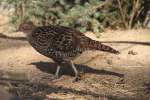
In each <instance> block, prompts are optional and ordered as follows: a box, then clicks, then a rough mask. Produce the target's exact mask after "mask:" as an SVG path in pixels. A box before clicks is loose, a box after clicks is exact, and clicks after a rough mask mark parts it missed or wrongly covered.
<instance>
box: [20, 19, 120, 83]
mask: <svg viewBox="0 0 150 100" xmlns="http://www.w3.org/2000/svg"><path fill="white" fill-rule="evenodd" d="M18 31H21V32H24V33H25V34H26V36H27V39H28V41H29V43H30V44H31V45H32V47H33V48H34V49H35V50H36V51H37V52H39V53H41V54H42V55H44V56H47V57H49V58H52V59H53V60H54V61H55V62H56V64H57V70H56V73H55V77H56V78H58V77H59V70H60V66H61V65H62V63H66V62H68V63H70V64H71V66H72V68H73V70H74V72H75V81H76V80H78V79H79V78H80V77H79V75H78V71H77V69H76V67H75V66H74V64H73V62H72V59H74V58H75V57H76V56H78V55H80V54H81V53H82V52H84V51H86V50H99V51H105V52H110V53H114V54H118V53H119V52H118V51H117V50H115V49H113V48H111V47H109V46H106V45H104V44H101V43H100V42H98V41H95V40H92V39H90V38H88V37H86V36H85V35H84V34H83V33H81V32H80V31H77V30H75V29H72V28H69V27H64V26H54V25H50V26H40V27H39V26H36V25H34V24H33V22H31V21H28V22H24V23H22V24H20V26H19V29H18Z"/></svg>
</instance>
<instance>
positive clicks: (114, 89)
mask: <svg viewBox="0 0 150 100" xmlns="http://www.w3.org/2000/svg"><path fill="white" fill-rule="evenodd" d="M86 35H87V36H89V37H91V38H93V39H96V40H100V41H108V42H109V41H126V42H131V43H130V44H129V43H106V44H108V45H111V46H112V47H114V48H116V49H118V50H119V51H121V54H119V55H113V54H109V53H103V52H98V51H95V52H92V51H87V52H85V53H83V54H82V55H81V56H80V57H78V58H77V59H76V60H75V61H74V62H75V63H76V64H77V69H78V70H79V71H80V73H81V76H82V79H81V81H79V82H76V83H72V79H73V77H72V75H73V74H72V73H73V71H72V69H71V68H70V67H69V66H68V65H65V66H64V67H63V68H62V70H61V74H62V76H61V77H60V79H59V80H57V81H51V76H52V75H53V73H54V72H55V70H56V67H55V66H54V63H53V62H52V60H50V59H48V58H46V57H44V56H42V55H40V54H39V53H37V52H36V51H35V50H34V49H33V48H32V47H31V46H30V45H29V44H28V43H27V42H26V41H20V40H10V39H0V71H3V72H4V71H6V72H16V73H24V74H25V76H26V77H27V78H28V79H29V80H30V81H32V82H35V83H39V82H47V83H48V84H49V85H48V86H42V89H39V90H36V89H35V88H33V87H32V86H30V85H27V86H26V88H29V87H30V88H32V90H35V91H34V92H35V93H34V94H33V93H30V92H31V91H29V90H28V89H24V91H26V92H27V93H29V94H30V96H32V97H33V98H34V97H35V96H36V97H39V98H40V97H43V95H44V97H45V94H46V97H45V98H49V99H60V100H94V99H96V100H97V99H98V100H149V99H150V95H149V94H150V90H149V88H150V85H148V84H150V77H149V75H150V51H149V50H150V30H149V29H145V30H131V31H108V32H106V33H105V34H102V36H101V38H100V39H97V38H95V36H94V35H93V34H92V33H86ZM139 42H140V43H139ZM45 76H47V78H48V77H49V79H44V77H45ZM35 85H36V84H35ZM37 86H39V88H40V86H41V85H37ZM44 87H45V88H44ZM24 88H25V87H24ZM21 93H22V92H21V91H20V95H21ZM21 96H23V95H21ZM23 97H26V95H24V96H23Z"/></svg>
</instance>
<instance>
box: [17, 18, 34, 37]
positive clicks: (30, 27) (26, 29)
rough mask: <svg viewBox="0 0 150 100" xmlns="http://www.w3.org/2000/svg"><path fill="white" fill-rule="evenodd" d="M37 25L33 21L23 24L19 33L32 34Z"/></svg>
mask: <svg viewBox="0 0 150 100" xmlns="http://www.w3.org/2000/svg"><path fill="white" fill-rule="evenodd" d="M35 27H36V26H35V25H34V24H33V22H31V21H27V22H23V23H21V24H20V25H19V28H18V30H17V31H18V32H24V33H25V34H27V35H28V34H30V33H31V32H32V31H33V30H34V29H35Z"/></svg>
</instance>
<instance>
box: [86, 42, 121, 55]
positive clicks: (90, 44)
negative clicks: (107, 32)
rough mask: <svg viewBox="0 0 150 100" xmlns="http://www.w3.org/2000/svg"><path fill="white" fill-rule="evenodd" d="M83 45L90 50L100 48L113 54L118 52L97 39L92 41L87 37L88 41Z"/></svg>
mask: <svg viewBox="0 0 150 100" xmlns="http://www.w3.org/2000/svg"><path fill="white" fill-rule="evenodd" d="M85 47H86V48H88V49H90V50H100V51H104V52H110V53H114V54H119V53H120V52H119V51H117V50H115V49H113V48H112V47H109V46H106V45H104V44H101V43H100V42H99V41H94V40H92V39H89V40H88V42H87V43H86V44H85Z"/></svg>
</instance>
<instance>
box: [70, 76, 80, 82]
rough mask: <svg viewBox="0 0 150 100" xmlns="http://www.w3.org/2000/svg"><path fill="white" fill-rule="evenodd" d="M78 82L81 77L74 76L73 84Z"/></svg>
mask: <svg viewBox="0 0 150 100" xmlns="http://www.w3.org/2000/svg"><path fill="white" fill-rule="evenodd" d="M79 80H81V76H80V75H78V76H76V77H75V78H74V79H73V81H72V82H73V83H74V82H78V81H79Z"/></svg>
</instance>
